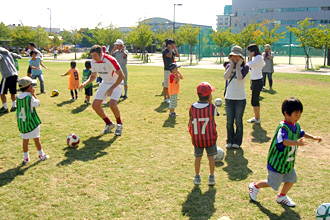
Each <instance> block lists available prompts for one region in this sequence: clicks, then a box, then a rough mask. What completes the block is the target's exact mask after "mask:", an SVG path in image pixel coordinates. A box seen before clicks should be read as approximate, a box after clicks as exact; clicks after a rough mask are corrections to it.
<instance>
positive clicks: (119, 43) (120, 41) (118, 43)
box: [115, 39, 124, 45]
mask: <svg viewBox="0 0 330 220" xmlns="http://www.w3.org/2000/svg"><path fill="white" fill-rule="evenodd" d="M115 44H117V45H124V42H123V41H122V40H121V39H117V40H116V42H115Z"/></svg>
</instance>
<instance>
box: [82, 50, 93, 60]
mask: <svg viewBox="0 0 330 220" xmlns="http://www.w3.org/2000/svg"><path fill="white" fill-rule="evenodd" d="M81 58H83V59H92V56H91V53H90V52H89V51H88V52H86V53H83V54H82V55H81Z"/></svg>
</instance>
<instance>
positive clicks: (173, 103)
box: [168, 63, 183, 118]
mask: <svg viewBox="0 0 330 220" xmlns="http://www.w3.org/2000/svg"><path fill="white" fill-rule="evenodd" d="M179 67H180V66H178V65H176V63H171V64H170V67H169V69H170V71H171V74H170V77H169V84H168V94H169V96H170V106H169V108H170V114H169V116H170V117H172V118H175V117H176V116H178V115H177V114H176V113H175V111H174V109H175V108H176V107H177V106H178V94H179V85H180V84H179V82H180V79H183V77H182V75H181V73H180V72H179V71H178V68H179Z"/></svg>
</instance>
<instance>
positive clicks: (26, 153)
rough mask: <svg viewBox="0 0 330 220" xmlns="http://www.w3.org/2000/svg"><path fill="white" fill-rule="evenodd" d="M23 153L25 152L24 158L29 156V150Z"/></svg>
mask: <svg viewBox="0 0 330 220" xmlns="http://www.w3.org/2000/svg"><path fill="white" fill-rule="evenodd" d="M23 154H24V159H26V158H29V151H27V152H23Z"/></svg>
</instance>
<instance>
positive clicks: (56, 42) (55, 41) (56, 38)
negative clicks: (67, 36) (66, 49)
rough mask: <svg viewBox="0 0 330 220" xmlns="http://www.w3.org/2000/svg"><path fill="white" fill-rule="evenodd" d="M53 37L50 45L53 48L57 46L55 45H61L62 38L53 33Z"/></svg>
mask: <svg viewBox="0 0 330 220" xmlns="http://www.w3.org/2000/svg"><path fill="white" fill-rule="evenodd" d="M53 37H54V38H53V39H52V41H51V43H50V44H51V46H52V47H53V48H57V47H59V46H61V45H62V40H61V39H60V38H59V36H58V35H56V34H55V35H53Z"/></svg>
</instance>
